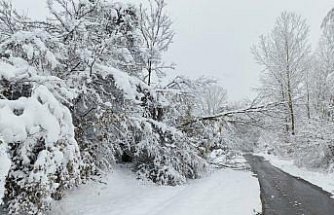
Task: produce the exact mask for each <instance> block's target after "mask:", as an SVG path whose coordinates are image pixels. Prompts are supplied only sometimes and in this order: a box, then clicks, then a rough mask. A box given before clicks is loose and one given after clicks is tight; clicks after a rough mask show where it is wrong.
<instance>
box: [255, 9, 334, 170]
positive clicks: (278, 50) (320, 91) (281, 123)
mask: <svg viewBox="0 0 334 215" xmlns="http://www.w3.org/2000/svg"><path fill="white" fill-rule="evenodd" d="M333 15H334V13H333V11H330V12H329V13H328V15H327V16H326V17H325V18H324V20H323V23H322V24H321V23H320V24H321V25H320V24H319V28H320V26H321V29H322V35H321V38H320V41H319V44H317V45H315V46H314V50H313V51H312V49H311V44H310V42H309V26H308V25H307V21H306V20H305V19H304V18H302V17H301V16H300V15H298V14H296V13H292V12H283V13H282V14H281V15H280V16H279V17H278V18H277V20H276V23H275V25H274V27H273V29H272V31H271V32H270V33H269V34H268V35H264V36H261V37H260V40H259V43H258V44H257V45H254V46H253V47H252V52H253V54H254V56H255V59H256V61H257V63H258V64H259V65H261V66H262V67H263V72H262V74H261V87H259V89H258V96H259V98H258V99H259V100H261V101H262V102H281V103H282V104H283V105H281V106H279V107H277V109H276V110H275V112H274V114H270V115H269V116H267V117H264V118H263V125H264V127H265V129H263V130H262V135H260V141H259V143H260V144H262V147H265V148H267V150H269V151H273V152H276V153H280V154H283V155H285V156H288V157H290V158H293V159H294V160H295V162H296V163H297V164H298V165H301V166H306V167H310V168H325V169H328V170H330V171H331V170H332V168H333V158H334V154H333V153H334V142H333V140H334V139H333V137H334V136H333V129H334V124H333V122H334V115H333V114H334V112H333V107H334V94H333V93H334V91H333V86H334V82H333V81H334V79H333V74H334V73H333V72H334V70H333V69H334V67H333V66H334V64H333V62H334V61H333V59H334V58H333V56H334V55H333V54H334V52H333V51H334V40H333V39H334V31H333V29H334V28H333V27H334V25H333V21H334V19H333V18H334V16H333Z"/></svg>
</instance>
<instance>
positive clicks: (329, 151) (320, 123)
mask: <svg viewBox="0 0 334 215" xmlns="http://www.w3.org/2000/svg"><path fill="white" fill-rule="evenodd" d="M333 130H334V125H333V123H332V122H329V121H326V120H322V119H313V120H312V121H310V122H309V123H305V125H304V126H303V128H302V130H301V131H300V132H299V133H298V134H297V135H296V137H295V138H294V146H295V150H294V157H293V158H294V160H295V163H296V164H297V165H298V166H304V167H308V168H321V169H329V168H330V167H331V166H332V165H333V164H334V151H333V149H334V148H333V147H334V136H333Z"/></svg>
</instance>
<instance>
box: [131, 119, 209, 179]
mask: <svg viewBox="0 0 334 215" xmlns="http://www.w3.org/2000/svg"><path fill="white" fill-rule="evenodd" d="M131 123H132V125H131V127H130V130H131V132H132V133H133V134H134V137H135V145H134V146H132V148H133V154H134V162H135V165H136V170H137V173H138V175H139V177H140V178H148V179H150V180H152V181H153V182H155V183H157V184H163V185H178V184H182V183H184V182H185V181H186V179H187V178H192V179H194V178H197V177H199V176H200V174H201V173H202V171H203V170H204V169H205V167H206V161H205V160H204V159H203V158H201V157H200V156H199V151H198V150H197V148H196V146H195V145H194V144H193V143H191V141H190V139H189V138H187V137H186V136H184V135H183V134H182V133H181V132H180V131H178V130H176V129H175V128H173V127H169V126H167V125H166V124H165V123H161V122H156V121H154V120H147V119H134V121H133V122H131Z"/></svg>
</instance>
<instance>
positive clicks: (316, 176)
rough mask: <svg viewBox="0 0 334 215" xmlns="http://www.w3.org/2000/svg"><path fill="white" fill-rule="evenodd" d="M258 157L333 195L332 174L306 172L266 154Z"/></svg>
mask: <svg viewBox="0 0 334 215" xmlns="http://www.w3.org/2000/svg"><path fill="white" fill-rule="evenodd" d="M258 155H259V156H262V157H264V158H265V159H267V160H268V161H269V162H270V163H271V164H272V165H273V166H276V167H278V168H279V169H281V170H283V171H284V172H287V173H289V174H290V175H293V176H295V177H299V178H302V179H304V180H305V181H308V182H310V183H311V184H314V185H316V186H318V187H321V188H322V189H323V190H325V191H327V192H329V193H332V194H334V181H333V178H334V174H333V173H326V172H320V171H316V170H308V169H306V168H303V167H298V166H296V165H295V164H294V162H293V161H292V160H284V159H282V158H279V157H277V156H273V155H267V154H258Z"/></svg>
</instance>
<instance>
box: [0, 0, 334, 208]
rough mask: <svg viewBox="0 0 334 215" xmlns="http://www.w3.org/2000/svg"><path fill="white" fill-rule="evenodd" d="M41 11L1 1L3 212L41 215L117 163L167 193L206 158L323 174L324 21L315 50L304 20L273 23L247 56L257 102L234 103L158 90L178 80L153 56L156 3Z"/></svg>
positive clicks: (215, 85)
mask: <svg viewBox="0 0 334 215" xmlns="http://www.w3.org/2000/svg"><path fill="white" fill-rule="evenodd" d="M46 1H47V5H48V10H49V17H47V19H45V20H44V21H36V20H32V19H31V18H29V17H26V16H25V15H22V14H19V13H18V12H17V11H16V10H15V8H13V6H12V4H11V3H10V1H4V0H2V1H1V2H0V58H1V59H0V78H1V80H0V97H1V98H0V137H1V142H0V162H1V163H0V167H1V168H0V200H1V201H0V202H2V205H3V208H4V209H5V210H6V211H8V213H9V214H45V213H46V212H47V211H48V210H49V209H50V208H49V207H50V203H51V201H53V200H60V199H61V198H62V196H63V194H64V192H65V191H66V190H68V189H74V188H75V187H77V186H80V185H81V184H83V183H86V182H87V181H89V180H99V177H102V176H103V175H104V174H106V173H107V172H109V171H110V170H112V169H113V167H114V166H115V165H116V164H118V163H127V166H128V167H129V168H131V169H132V170H133V171H134V172H136V174H137V176H138V179H141V180H150V181H153V182H154V183H157V184H159V185H173V186H175V185H180V184H183V183H185V182H186V181H187V180H188V179H196V178H199V177H200V176H201V174H202V173H203V172H205V171H206V170H207V169H208V168H209V167H210V166H211V164H212V160H211V159H212V156H211V155H212V152H214V153H215V154H217V153H218V154H219V153H220V154H222V153H223V154H226V155H227V158H228V156H230V154H233V153H235V152H234V151H236V150H247V151H250V150H257V149H259V150H266V151H268V152H270V153H280V154H284V155H286V156H289V157H291V158H293V159H295V160H296V162H297V163H298V164H300V165H304V166H307V167H313V168H323V169H328V170H331V169H332V166H333V164H334V162H333V158H334V156H333V154H332V153H333V152H334V151H332V149H333V150H334V144H333V140H334V136H333V132H332V130H333V129H334V124H333V120H334V111H333V107H334V97H333V96H334V91H333V90H334V89H333V86H334V83H333V81H334V78H333V74H334V73H333V72H334V70H333V66H334V52H333V50H334V49H333V48H334V27H333V25H334V22H333V21H334V11H330V12H329V14H328V15H327V16H326V17H325V19H324V22H323V23H322V25H321V28H322V31H323V33H322V37H321V40H320V42H319V44H318V45H317V46H316V47H317V48H316V49H315V50H314V51H312V49H311V46H310V44H309V42H308V34H309V30H308V29H309V28H308V26H307V23H306V21H305V20H304V19H303V18H302V17H300V16H299V15H297V14H294V13H288V12H284V13H282V14H281V16H280V17H279V18H278V19H277V22H276V24H275V26H274V28H273V30H272V31H271V32H270V33H269V34H268V35H265V36H261V37H260V41H259V43H258V44H256V45H254V47H253V48H252V52H253V53H254V56H255V59H256V61H257V62H258V63H259V64H260V65H262V66H263V72H262V76H261V87H259V89H258V97H257V98H256V99H254V100H253V101H249V102H242V103H240V104H237V105H235V104H229V103H228V102H227V95H226V91H225V90H224V88H223V86H220V84H219V82H217V81H216V80H212V79H208V78H201V79H196V80H192V79H189V78H186V77H182V76H178V77H175V79H173V80H172V81H171V82H170V83H168V84H166V85H162V84H159V83H160V82H159V80H161V79H163V78H164V76H165V74H166V73H167V72H168V71H169V70H171V69H177V67H176V65H174V64H173V63H172V62H165V60H164V58H163V56H164V53H165V52H166V51H168V48H169V46H170V45H171V44H172V42H173V38H174V35H175V32H174V31H173V23H172V21H171V18H170V17H169V16H168V14H167V13H166V6H167V5H166V2H165V1H164V0H151V1H148V2H146V3H145V4H143V5H133V4H126V3H109V2H108V1H99V0H46ZM320 24H321V23H319V26H320ZM111 192H112V191H111ZM27 211H29V213H27Z"/></svg>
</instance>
